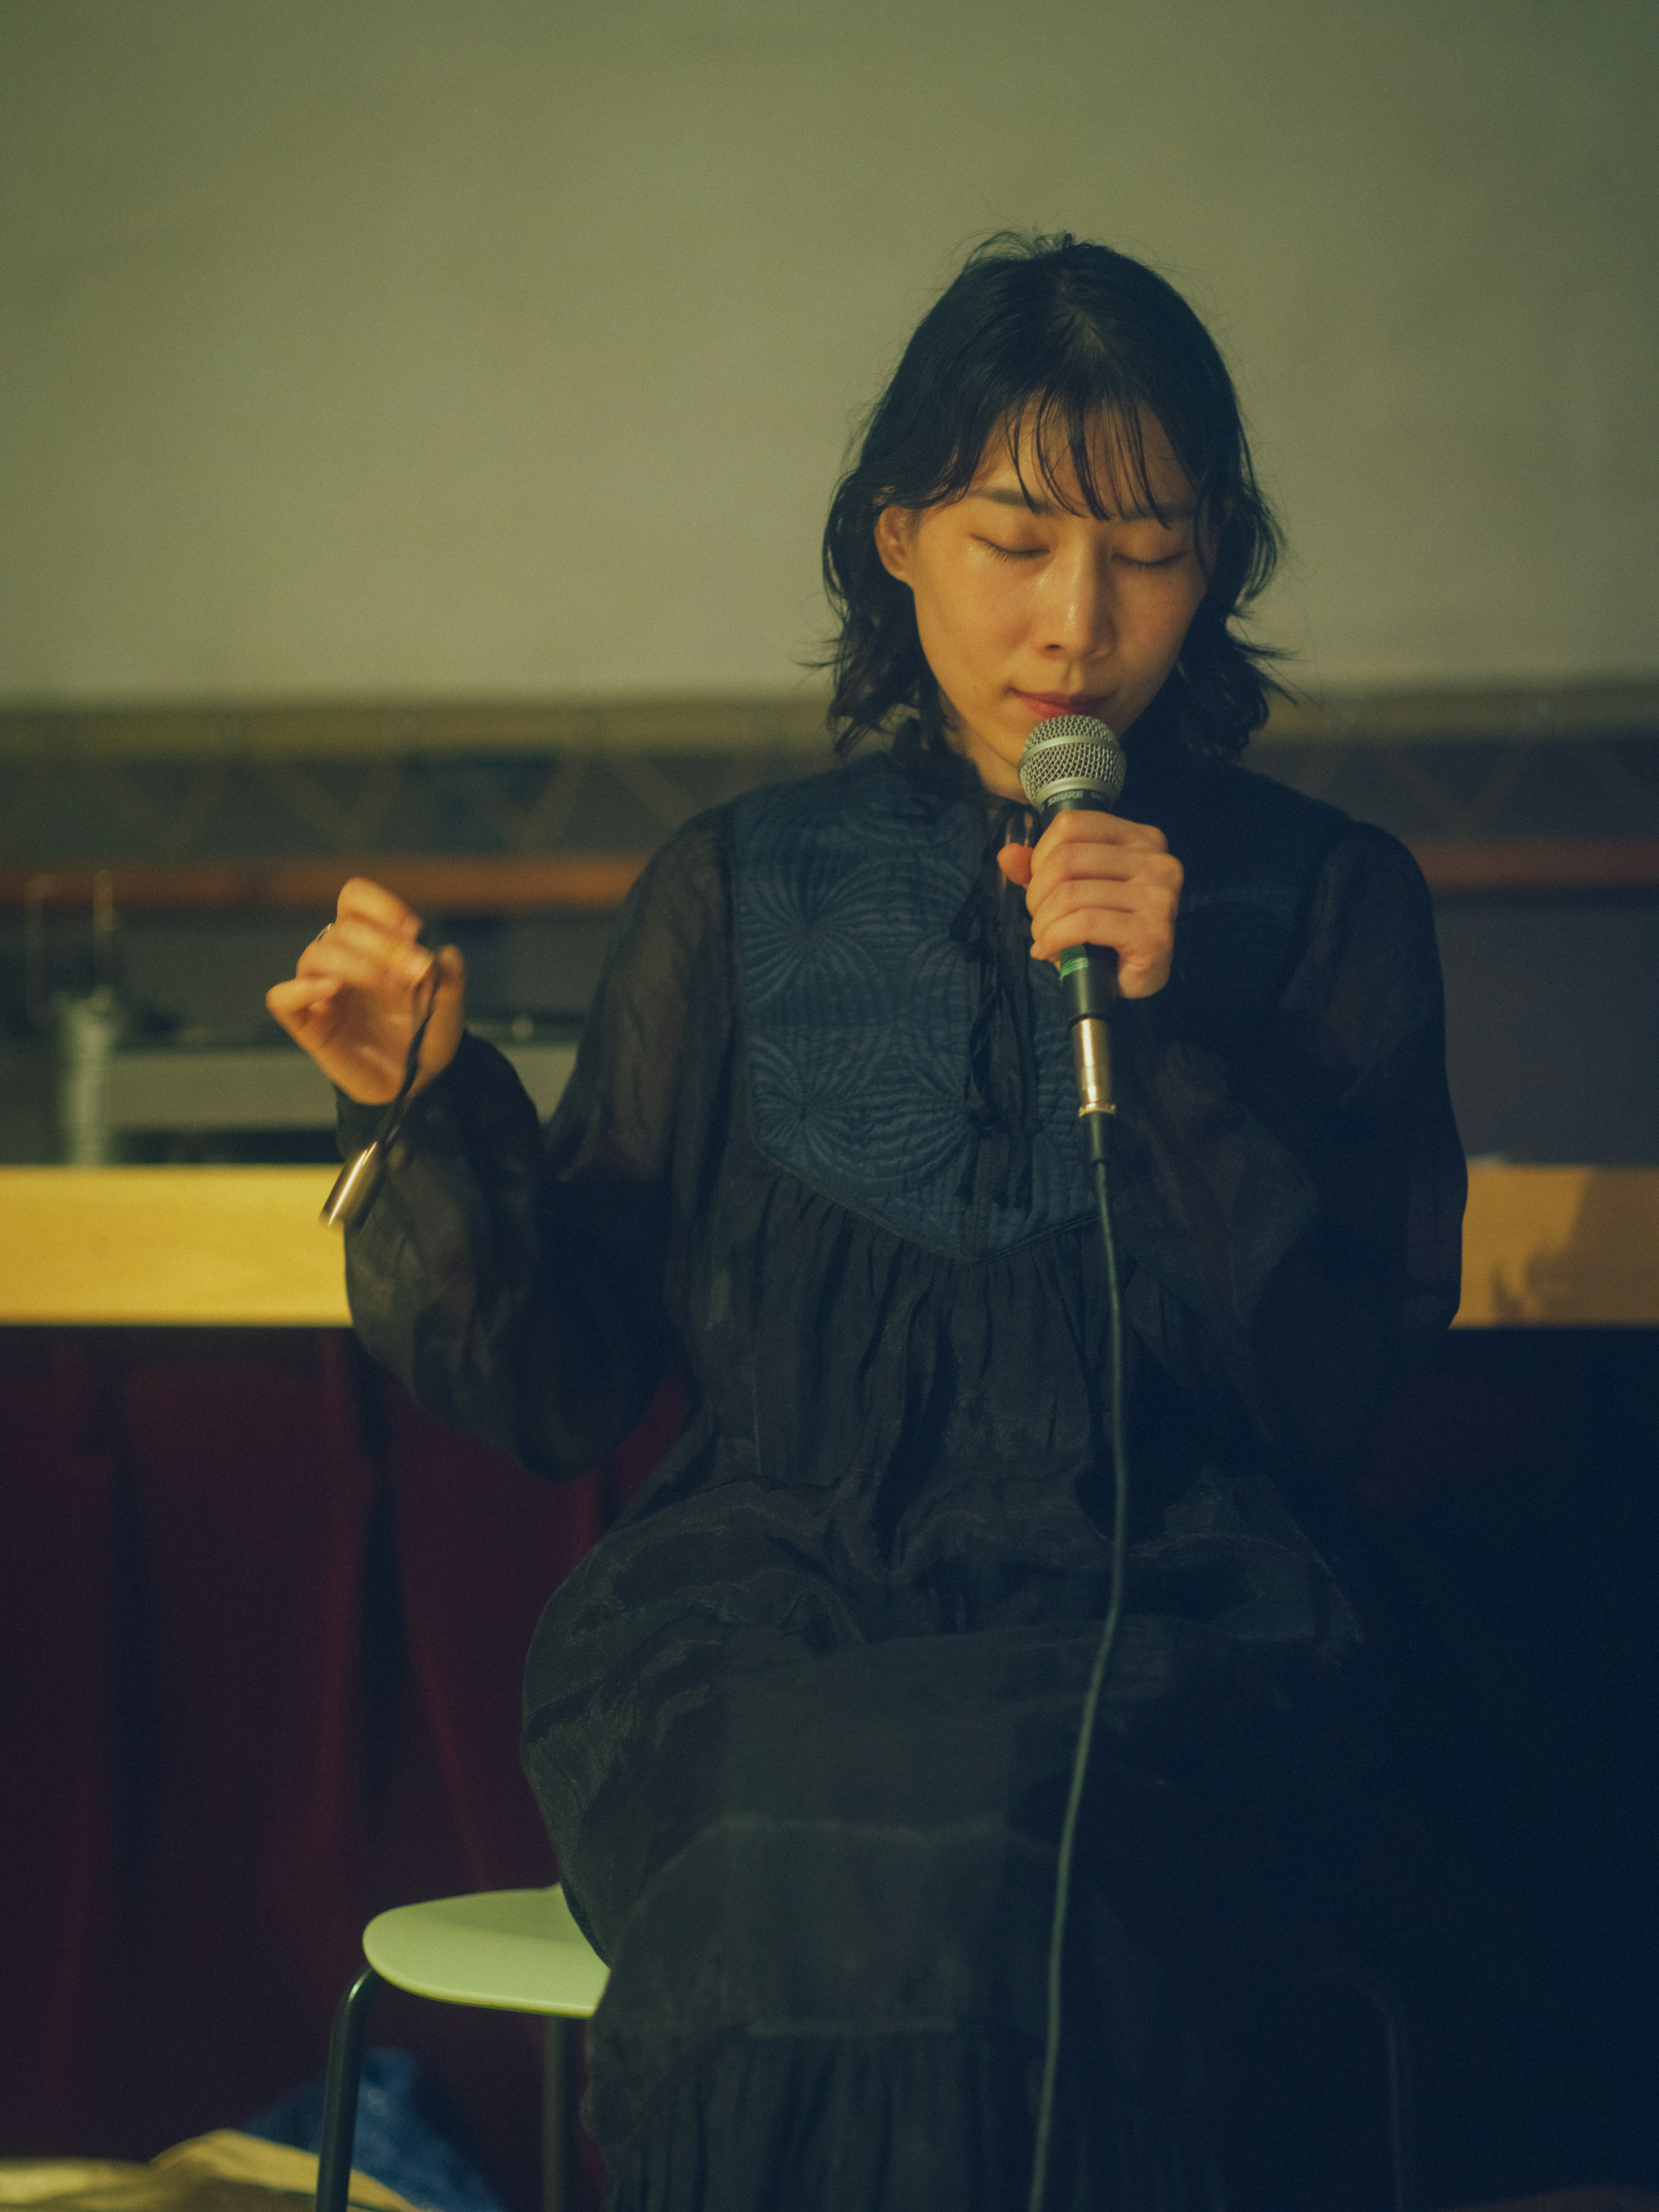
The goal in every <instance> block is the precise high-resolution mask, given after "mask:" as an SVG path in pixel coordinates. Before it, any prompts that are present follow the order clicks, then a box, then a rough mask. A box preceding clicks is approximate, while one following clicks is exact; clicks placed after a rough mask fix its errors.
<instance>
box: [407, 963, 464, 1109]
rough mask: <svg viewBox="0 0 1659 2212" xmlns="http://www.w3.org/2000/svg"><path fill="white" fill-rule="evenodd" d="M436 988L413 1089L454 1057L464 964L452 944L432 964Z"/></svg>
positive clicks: (420, 1088)
mask: <svg viewBox="0 0 1659 2212" xmlns="http://www.w3.org/2000/svg"><path fill="white" fill-rule="evenodd" d="M435 968H436V974H437V979H438V981H437V988H436V991H435V994H434V996H433V1000H432V1018H431V1020H430V1021H429V1022H428V1024H427V1031H426V1036H425V1037H424V1038H423V1040H422V1044H421V1062H420V1068H419V1072H418V1073H417V1074H416V1079H415V1085H414V1088H415V1090H416V1091H424V1090H425V1088H426V1086H427V1085H428V1083H430V1082H432V1081H433V1080H434V1079H435V1078H436V1077H437V1076H439V1075H441V1073H443V1071H444V1069H445V1068H447V1066H448V1065H449V1063H450V1061H451V1060H453V1059H454V1057H455V1054H456V1051H457V1049H458V1048H459V1045H460V1042H461V1030H462V1029H463V1027H464V1026H465V1019H466V1006H465V997H466V963H465V961H464V960H463V959H462V958H461V956H460V953H459V951H458V950H457V948H456V947H455V946H454V945H445V946H444V947H443V948H442V950H441V951H440V952H439V954H438V955H437V959H436V963H435Z"/></svg>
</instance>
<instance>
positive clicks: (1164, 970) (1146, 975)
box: [1031, 909, 1175, 999]
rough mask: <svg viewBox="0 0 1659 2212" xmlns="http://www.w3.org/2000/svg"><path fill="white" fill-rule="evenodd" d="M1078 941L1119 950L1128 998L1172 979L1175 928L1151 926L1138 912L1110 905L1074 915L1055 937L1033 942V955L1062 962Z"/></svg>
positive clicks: (1122, 987) (1145, 993) (1141, 995)
mask: <svg viewBox="0 0 1659 2212" xmlns="http://www.w3.org/2000/svg"><path fill="white" fill-rule="evenodd" d="M1072 945H1101V946H1103V947H1105V948H1106V949H1108V950H1109V951H1113V952H1115V953H1116V955H1117V961H1118V988H1119V990H1120V991H1121V993H1122V994H1123V996H1124V997H1125V998H1126V999H1141V998H1150V997H1151V996H1152V994H1153V993H1154V992H1155V991H1161V990H1162V989H1163V987H1164V984H1165V983H1167V982H1168V981H1169V979H1170V967H1171V965H1172V964H1173V962H1174V958H1175V933H1174V932H1173V930H1170V929H1167V928H1158V927H1154V926H1149V925H1148V924H1147V923H1146V921H1145V920H1144V918H1143V917H1141V916H1139V915H1125V914H1115V913H1112V912H1110V911H1109V910H1106V909H1099V910H1097V911H1094V912H1090V911H1087V910H1085V911H1084V912H1082V913H1079V914H1075V915H1072V916H1071V917H1070V918H1069V919H1068V921H1067V922H1066V925H1065V927H1064V928H1063V929H1062V931H1061V932H1060V933H1059V934H1058V935H1057V936H1055V937H1054V938H1053V939H1050V940H1048V941H1047V942H1044V943H1042V944H1040V945H1039V944H1033V945H1032V948H1031V950H1032V953H1033V956H1034V957H1036V958H1037V959H1040V960H1053V961H1054V962H1056V963H1058V960H1059V957H1060V954H1061V953H1062V952H1063V951H1067V950H1068V949H1069V948H1070V947H1071V946H1072Z"/></svg>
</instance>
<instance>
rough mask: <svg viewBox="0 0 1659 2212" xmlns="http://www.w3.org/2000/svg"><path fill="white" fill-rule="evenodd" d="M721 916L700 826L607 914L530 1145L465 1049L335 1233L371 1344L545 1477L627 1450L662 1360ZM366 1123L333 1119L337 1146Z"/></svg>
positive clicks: (718, 998) (717, 991)
mask: <svg viewBox="0 0 1659 2212" xmlns="http://www.w3.org/2000/svg"><path fill="white" fill-rule="evenodd" d="M729 996H730V984H729V968H728V963H727V961H726V887H725V860H724V853H723V844H722V840H721V836H720V830H719V828H718V826H717V824H716V823H714V821H713V820H712V819H710V818H708V817H703V818H700V819H699V820H698V821H696V822H695V823H691V824H690V825H688V827H687V828H686V829H684V830H683V831H681V832H680V833H679V835H678V836H676V837H675V838H674V839H672V840H671V842H670V843H669V844H668V845H666V846H665V847H664V848H663V850H662V851H661V852H660V853H659V854H658V855H657V856H656V858H655V859H654V860H653V861H652V863H651V865H650V866H648V867H647V870H646V872H645V873H644V874H643V875H642V876H641V878H640V881H639V882H638V884H636V885H635V888H634V890H633V891H632V893H631V894H630V895H629V899H628V901H627V903H626V904H625V906H624V907H623V912H622V915H621V916H620V918H619V921H618V923H617V932H616V935H615V937H614V939H612V943H611V951H610V952H609V955H608V956H607V958H606V962H605V969H604V972H603V975H602V976H601V979H600V982H599V990H598V992H597V994H596V995H595V998H594V1001H593V1005H592V1009H591V1011H590V1012H589V1015H588V1019H587V1022H586V1027H585V1029H584V1030H583V1033H582V1039H581V1044H580V1049H579V1051H578V1054H577V1058H576V1066H575V1070H574V1073H573V1075H572V1077H571V1079H570V1082H569V1085H568V1087H567V1089H566V1091H565V1094H564V1097H563V1098H562V1100H561V1102H560V1103H559V1107H558V1109H557V1111H556V1113H555V1115H554V1116H553V1118H552V1120H551V1121H550V1123H549V1124H548V1127H547V1129H546V1132H545V1133H543V1132H542V1130H541V1129H540V1127H538V1122H537V1118H536V1111H535V1109H534V1107H533V1106H532V1103H531V1102H530V1099H529V1097H528V1096H527V1095H526V1092H525V1090H524V1088H523V1085H521V1084H520V1081H519V1079H518V1077H517V1075H516V1074H515V1073H513V1068H512V1066H511V1065H510V1064H509V1062H508V1061H507V1060H506V1059H505V1058H504V1056H503V1055H502V1054H500V1053H499V1052H497V1051H496V1050H495V1048H494V1047H493V1046H491V1045H489V1044H486V1043H484V1042H482V1041H481V1040H480V1039H478V1038H477V1037H473V1036H467V1037H466V1038H465V1039H464V1040H463V1042H462V1047H461V1050H460V1052H459V1054H458V1055H457V1057H456V1059H455V1060H454V1062H453V1065H452V1066H450V1067H449V1068H448V1069H447V1070H446V1072H445V1073H444V1074H443V1075H442V1076H441V1077H440V1078H439V1079H438V1080H437V1081H436V1082H435V1083H434V1084H433V1085H431V1086H430V1088H429V1089H428V1091H425V1092H423V1093H422V1096H421V1097H420V1098H419V1099H418V1100H417V1101H416V1105H415V1108H414V1109H413V1110H412V1112H411V1113H410V1118H409V1121H408V1122H407V1123H406V1124H405V1137H404V1140H403V1141H402V1142H401V1143H400V1144H399V1146H398V1151H397V1156H396V1157H395V1158H394V1159H393V1161H392V1166H391V1170H390V1172H389V1174H388V1176H387V1177H386V1182H385V1184H384V1185H383V1187H382V1188H381V1190H380V1194H379V1195H378V1197H377V1198H376V1200H375V1201H374V1205H373V1206H372V1207H371V1208H370V1210H369V1212H368V1216H367V1217H366V1218H365V1219H364V1220H363V1221H362V1223H360V1224H359V1225H358V1226H357V1227H356V1229H355V1230H353V1231H351V1232H350V1233H349V1236H348V1237H347V1241H346V1284H347V1291H348V1294H349V1300H350V1305H351V1314H352V1320H353V1322H354V1324H355V1326H356V1329H357V1333H358V1334H359V1335H360V1336H361V1337H362V1340H363V1342H364V1343H365V1344H366V1345H367V1346H368V1349H369V1351H370V1352H373V1353H374V1357H375V1358H377V1359H379V1360H380V1361H381V1362H382V1363H383V1364H385V1365H386V1366H387V1367H389V1368H391V1369H392V1371H393V1372H394V1373H395V1374H397V1375H398V1376H400V1377H401V1378H402V1379H403V1380H404V1382H405V1383H407V1384H408V1385H409V1387H410V1389H412V1390H413V1391H414V1393H415V1395H416V1397H417V1398H419V1400H420V1401H421V1402H422V1404H423V1405H424V1406H426V1407H428V1409H429V1410H430V1411H431V1412H433V1413H435V1414H437V1415H438V1416H439V1417H440V1419H444V1420H447V1421H451V1422H453V1423H455V1424H457V1425H459V1426H462V1427H465V1428H468V1429H471V1430H473V1431H477V1433H478V1434H480V1435H482V1436H485V1437H489V1438H490V1439H491V1440H492V1441H493V1442H495V1443H499V1444H501V1445H502V1446H503V1447H504V1448H505V1449H507V1450H508V1451H510V1452H511V1453H513V1455H514V1456H515V1457H517V1458H518V1459H520V1461H522V1462H524V1464H525V1465H526V1466H527V1467H530V1468H533V1469H534V1470H535V1471H536V1472H537V1473H538V1474H544V1475H548V1476H551V1477H554V1478H559V1479H563V1478H568V1477H571V1476H574V1475H577V1474H581V1473H582V1472H583V1470H584V1469H585V1468H588V1467H591V1466H592V1464H593V1463H594V1462H595V1461H596V1460H598V1459H599V1458H601V1457H602V1456H603V1455H604V1454H605V1452H606V1451H608V1450H609V1449H611V1446H612V1445H613V1444H615V1443H617V1442H618V1441H619V1440H620V1439H621V1438H622V1437H623V1436H625V1435H626V1434H627V1432H628V1431H629V1428H630V1427H631V1426H632V1425H633V1424H634V1422H635V1420H636V1419H638V1418H639V1415H640V1414H641V1413H642V1412H643V1410H644V1408H645V1407H646V1406H647V1404H648V1403H649V1401H650V1399H651V1397H652V1395H653V1392H654V1390H655V1389H656V1387H657V1385H658V1383H659V1381H660V1380H661V1377H662V1375H663V1372H664V1370H665V1365H666V1364H667V1362H668V1360H669V1358H670V1357H671V1352H672V1351H673V1348H674V1341H675V1339H674V1330H673V1328H672V1325H671V1321H670V1318H669V1312H668V1305H667V1301H666V1298H665V1272H666V1269H667V1266H668V1261H669V1252H670V1245H671V1225H672V1220H673V1214H674V1197H673V1192H674V1186H675V1183H676V1180H677V1178H678V1176H681V1175H683V1174H688V1173H689V1174H690V1175H692V1176H695V1174H696V1162H695V1154H696V1150H697V1147H698V1146H699V1144H700V1143H701V1141H702V1139H703V1136H704V1134H705V1133H706V1127H707V1118H708V1095H709V1093H710V1091H711V1089H712V1087H713V1085H714V1083H715V1082H716V1081H717V1079H718V1070H719V1067H720V1064H721V1060H722V1056H723V1052H724V1049H725V1044H726V1039H727V1038H728V1037H729V1033H730V1028H731V1017H730V1006H729ZM373 1124H374V1115H373V1114H372V1113H365V1112H364V1110H363V1109H356V1108H352V1107H350V1106H349V1105H343V1107H342V1112H341V1128H342V1141H343V1144H344V1145H346V1146H355V1145H356V1144H358V1143H361V1142H364V1141H366V1140H367V1136H368V1133H371V1132H372V1128H373Z"/></svg>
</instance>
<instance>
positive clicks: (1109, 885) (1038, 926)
mask: <svg viewBox="0 0 1659 2212" xmlns="http://www.w3.org/2000/svg"><path fill="white" fill-rule="evenodd" d="M1027 904H1028V906H1029V907H1030V915H1031V938H1032V942H1033V943H1034V944H1036V945H1044V944H1045V943H1046V942H1048V941H1052V940H1054V939H1060V940H1061V941H1062V942H1064V943H1071V942H1073V941H1074V940H1073V939H1070V938H1067V937H1066V935H1065V933H1066V931H1067V930H1068V929H1070V928H1072V927H1073V926H1074V918H1075V917H1076V916H1077V915H1080V914H1088V913H1095V912H1100V913H1105V914H1115V915H1139V916H1140V917H1141V918H1142V919H1143V920H1144V921H1146V922H1148V923H1150V924H1152V925H1153V926H1155V927H1158V928H1160V929H1167V930H1173V929H1174V927H1175V921H1176V915H1177V914H1178V913H1179V911H1180V907H1181V894H1180V891H1179V890H1178V889H1177V888H1176V885H1174V884H1170V883H1169V882H1167V881H1162V880H1159V879H1157V878H1148V877H1145V876H1131V877H1127V878H1122V879H1120V880H1118V881H1115V882H1114V881H1109V880H1108V881H1103V880H1102V879H1101V878H1098V877H1095V878H1079V879H1077V880H1076V881H1075V882H1073V881H1066V882H1063V883H1059V884H1050V885H1048V887H1047V888H1046V889H1043V888H1042V887H1041V886H1039V885H1035V884H1034V885H1033V887H1032V889H1031V890H1030V892H1029V893H1028V895H1027Z"/></svg>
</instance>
